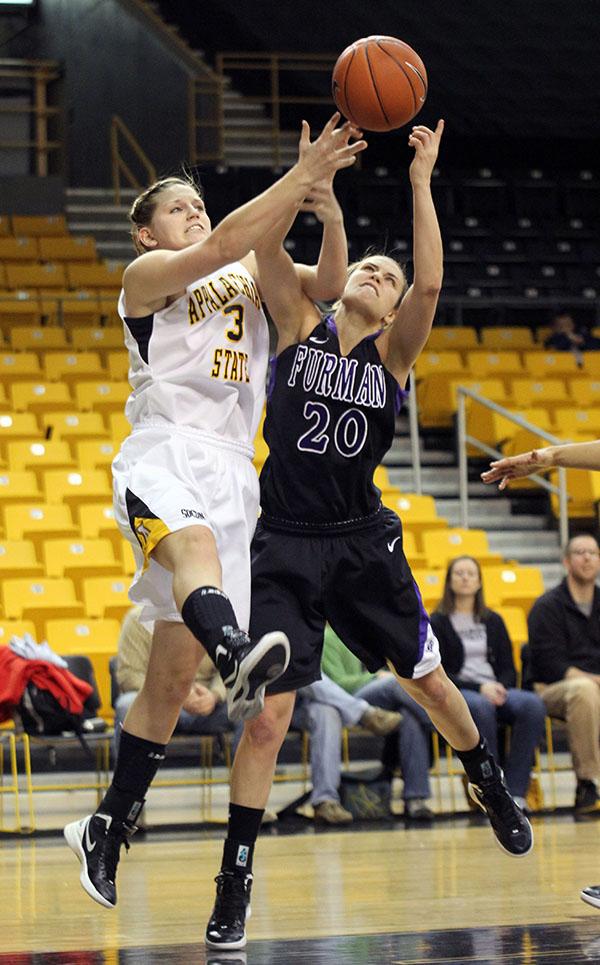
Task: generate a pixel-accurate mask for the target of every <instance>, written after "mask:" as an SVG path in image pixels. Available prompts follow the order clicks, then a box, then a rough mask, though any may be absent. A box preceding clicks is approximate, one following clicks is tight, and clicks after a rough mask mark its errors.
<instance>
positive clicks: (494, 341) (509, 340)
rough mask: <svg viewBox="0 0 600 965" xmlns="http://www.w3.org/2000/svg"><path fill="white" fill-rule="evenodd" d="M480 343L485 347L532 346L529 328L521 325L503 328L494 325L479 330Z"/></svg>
mask: <svg viewBox="0 0 600 965" xmlns="http://www.w3.org/2000/svg"><path fill="white" fill-rule="evenodd" d="M481 344H482V345H483V346H484V347H485V348H487V349H494V350H500V349H527V348H533V347H534V342H533V335H532V333H531V329H529V328H524V327H523V326H517V325H515V326H513V327H511V328H503V327H498V326H495V325H490V326H486V327H485V328H483V329H482V330H481Z"/></svg>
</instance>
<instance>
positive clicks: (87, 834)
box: [85, 821, 98, 854]
mask: <svg viewBox="0 0 600 965" xmlns="http://www.w3.org/2000/svg"><path fill="white" fill-rule="evenodd" d="M97 843H98V842H97V841H94V842H93V844H92V841H91V839H90V822H89V821H88V823H87V824H86V826H85V850H86V851H87V852H88V854H89V853H90V852H91V851H93V850H94V848H95V847H96V845H97Z"/></svg>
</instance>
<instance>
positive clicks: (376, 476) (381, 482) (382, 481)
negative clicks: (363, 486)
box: [373, 466, 400, 493]
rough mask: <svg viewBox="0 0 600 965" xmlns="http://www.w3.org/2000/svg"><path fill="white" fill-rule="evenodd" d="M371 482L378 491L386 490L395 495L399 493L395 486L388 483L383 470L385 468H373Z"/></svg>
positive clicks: (386, 473)
mask: <svg viewBox="0 0 600 965" xmlns="http://www.w3.org/2000/svg"><path fill="white" fill-rule="evenodd" d="M373 482H374V483H375V485H376V486H377V488H378V489H381V491H382V492H383V491H384V489H388V490H391V491H392V492H396V493H399V492H400V490H399V489H398V487H397V486H392V484H391V482H390V477H389V473H388V471H387V469H386V468H385V466H376V467H375V472H374V473H373Z"/></svg>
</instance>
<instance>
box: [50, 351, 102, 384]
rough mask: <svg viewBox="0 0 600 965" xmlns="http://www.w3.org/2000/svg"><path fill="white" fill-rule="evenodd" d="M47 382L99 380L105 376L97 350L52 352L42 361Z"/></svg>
mask: <svg viewBox="0 0 600 965" xmlns="http://www.w3.org/2000/svg"><path fill="white" fill-rule="evenodd" d="M44 371H45V374H46V378H47V379H48V381H49V382H58V381H65V382H67V383H69V384H72V383H74V382H78V381H80V380H87V381H96V382H97V381H100V380H101V379H103V378H106V373H105V370H104V368H103V366H102V362H101V360H100V356H99V354H98V353H97V352H52V354H51V355H48V356H47V357H46V359H45V363H44Z"/></svg>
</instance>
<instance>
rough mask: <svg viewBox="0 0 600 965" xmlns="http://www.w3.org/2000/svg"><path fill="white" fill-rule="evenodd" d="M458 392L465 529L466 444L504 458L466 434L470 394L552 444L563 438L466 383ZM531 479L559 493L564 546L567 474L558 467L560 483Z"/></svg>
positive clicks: (465, 521)
mask: <svg viewBox="0 0 600 965" xmlns="http://www.w3.org/2000/svg"><path fill="white" fill-rule="evenodd" d="M456 391H457V393H458V424H457V429H458V478H459V493H460V518H461V526H463V527H464V528H465V529H467V528H468V526H469V479H468V462H467V445H471V446H474V447H475V448H476V449H479V450H480V451H481V452H485V453H486V455H488V456H494V457H496V458H500V459H502V453H501V452H499V451H498V450H497V449H492V448H490V447H489V446H487V445H486V444H485V443H484V442H482V441H481V440H479V439H475V438H474V437H473V436H470V435H468V433H467V408H466V399H467V397H468V398H470V399H472V400H473V402H476V403H478V404H479V405H482V406H484V407H485V408H487V409H491V410H492V412H497V413H498V415H501V416H503V417H504V418H505V419H508V420H509V421H510V422H514V423H515V424H516V425H518V426H520V427H521V428H522V429H527V430H528V431H529V432H534V433H535V434H536V435H537V436H540V437H541V438H542V439H544V440H546V442H549V443H551V444H552V445H560V443H561V440H560V439H559V438H558V437H557V436H553V435H552V433H550V432H546V430H545V429H541V428H539V426H536V425H534V423H533V422H529V420H528V419H524V418H523V416H519V415H516V414H515V413H514V412H511V411H510V410H509V409H505V408H504V406H502V405H498V403H497V402H492V400H491V399H486V398H485V396H483V395H479V393H478V392H475V391H474V390H473V389H468V388H467V387H466V386H464V385H459V386H457V390H456ZM531 478H532V479H533V480H534V481H535V482H537V483H538V485H540V486H542V487H543V488H544V489H546V490H548V491H549V492H551V493H557V494H558V525H559V531H560V541H561V545H562V546H565V545H566V543H567V541H568V539H569V514H568V511H567V502H568V500H569V498H570V497H569V495H568V493H567V475H566V472H565V470H564V469H562V468H559V470H558V486H555V485H553V483H549V482H548V481H547V480H546V479H544V478H543V477H542V476H538V475H537V474H532V476H531Z"/></svg>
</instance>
